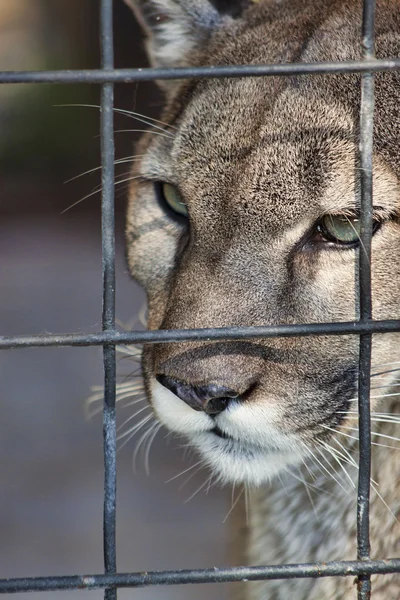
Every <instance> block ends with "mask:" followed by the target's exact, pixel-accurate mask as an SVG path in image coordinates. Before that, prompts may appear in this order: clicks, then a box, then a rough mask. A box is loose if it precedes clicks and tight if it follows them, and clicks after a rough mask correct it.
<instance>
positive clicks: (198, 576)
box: [0, 558, 400, 594]
mask: <svg viewBox="0 0 400 600" xmlns="http://www.w3.org/2000/svg"><path fill="white" fill-rule="evenodd" d="M399 572H400V558H391V559H387V560H371V561H368V562H365V561H357V560H353V561H332V562H321V563H301V564H286V565H270V566H262V567H229V568H222V569H219V568H217V567H215V568H212V569H191V570H178V571H149V572H144V573H143V572H142V573H117V574H116V575H71V576H66V577H62V576H61V577H27V578H19V579H1V580H0V594H13V593H17V592H40V591H54V590H67V589H68V590H73V589H87V590H94V589H99V588H105V587H107V586H110V585H115V586H116V587H124V588H128V587H132V588H133V587H145V586H152V585H179V584H193V583H226V582H234V581H261V580H267V579H296V578H308V577H354V576H357V575H358V576H359V575H360V574H365V575H371V574H374V573H378V574H381V575H383V574H387V573H399Z"/></svg>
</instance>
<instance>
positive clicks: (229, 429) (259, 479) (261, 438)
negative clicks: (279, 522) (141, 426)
mask: <svg viewBox="0 0 400 600" xmlns="http://www.w3.org/2000/svg"><path fill="white" fill-rule="evenodd" d="M151 404H152V406H153V409H154V411H155V413H156V415H157V417H158V419H159V421H160V422H161V423H163V424H164V425H165V426H166V427H167V428H168V429H169V430H171V431H173V432H175V433H177V434H178V435H183V436H184V437H185V438H186V439H188V440H189V443H190V445H191V446H192V447H193V448H194V449H195V450H197V453H198V454H199V455H200V457H201V458H202V460H203V463H204V465H205V466H207V467H209V468H210V470H211V471H212V472H213V473H214V474H215V476H216V478H217V480H218V481H219V482H221V483H222V484H227V483H244V484H247V485H250V486H260V485H262V484H264V483H267V482H268V481H270V480H271V479H273V478H274V477H276V476H277V475H278V474H279V473H281V472H283V471H286V470H288V469H289V468H290V467H291V466H294V465H298V464H299V463H300V462H302V459H303V456H304V455H305V454H306V451H305V449H304V447H303V446H302V444H301V443H299V442H298V441H297V440H296V439H295V438H292V437H290V436H288V435H287V434H283V433H280V432H279V430H278V429H277V428H276V427H272V426H271V425H269V426H267V425H266V424H265V423H264V425H262V426H261V427H260V430H258V427H254V425H255V423H257V419H255V418H254V417H255V416H254V415H253V414H249V412H250V411H249V410H248V409H247V410H246V412H244V410H245V409H244V408H243V407H237V409H236V410H233V411H226V413H227V414H224V416H223V418H222V419H221V418H220V419H218V421H214V420H213V419H212V418H211V417H209V416H208V415H206V414H205V413H201V412H196V411H194V410H193V409H192V408H190V407H188V406H187V405H186V404H184V403H183V402H182V401H181V400H180V399H179V398H178V397H177V396H175V394H173V393H172V392H170V391H169V390H167V389H166V388H165V387H163V386H162V385H160V384H159V383H158V382H157V381H156V380H154V381H153V382H152V385H151Z"/></svg>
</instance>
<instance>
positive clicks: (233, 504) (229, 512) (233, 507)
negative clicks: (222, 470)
mask: <svg viewBox="0 0 400 600" xmlns="http://www.w3.org/2000/svg"><path fill="white" fill-rule="evenodd" d="M234 491H235V485H233V487H232V499H231V508H230V509H229V511H228V512H227V513H226V515H225V518H224V520H223V521H222V523H226V521H227V520H228V517H229V515H230V514H232V512H233V510H234V509H235V506H236V505H237V503H238V502H239V500H240V498H241V496H242V494H243V491H244V487H242V489H241V490H240V492H239V494H238V496H237V498H236V500H235V501H234V502H233V497H234Z"/></svg>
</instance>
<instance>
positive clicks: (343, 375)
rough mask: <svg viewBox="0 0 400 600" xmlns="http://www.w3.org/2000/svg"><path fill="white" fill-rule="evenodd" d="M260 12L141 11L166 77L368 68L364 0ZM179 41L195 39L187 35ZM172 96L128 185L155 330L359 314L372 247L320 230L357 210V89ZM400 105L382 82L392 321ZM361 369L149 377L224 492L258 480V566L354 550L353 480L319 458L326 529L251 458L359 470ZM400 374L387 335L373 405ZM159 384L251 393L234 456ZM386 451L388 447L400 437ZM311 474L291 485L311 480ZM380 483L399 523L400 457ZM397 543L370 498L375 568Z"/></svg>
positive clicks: (333, 360) (135, 261) (187, 351)
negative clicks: (249, 69) (188, 71)
mask: <svg viewBox="0 0 400 600" xmlns="http://www.w3.org/2000/svg"><path fill="white" fill-rule="evenodd" d="M129 1H130V2H131V0H129ZM246 4H247V3H246V2H245V1H242V2H238V3H234V2H232V3H230V4H229V3H227V4H226V7H228V9H227V10H225V11H222V10H221V12H218V10H217V9H216V8H215V7H213V6H211V4H209V3H208V2H207V0H187V1H185V0H176V1H174V0H148V2H138V6H137V10H138V11H139V12H140V14H141V20H142V23H143V25H144V27H145V29H146V31H147V35H148V36H149V39H148V48H149V52H150V55H151V57H152V59H153V62H154V64H156V65H159V64H162V65H164V64H172V65H177V64H178V65H211V64H224V65H225V64H245V63H276V62H292V61H293V62H295V61H303V62H318V61H324V60H352V59H357V58H359V57H360V56H361V49H360V48H361V47H360V31H361V3H360V2H358V1H356V0H352V1H350V2H348V1H345V0H333V1H331V0H304V1H303V0H302V1H300V0H280V1H279V0H264V1H262V2H251V3H248V4H249V6H248V7H246ZM143 5H145V9H146V7H147V9H150V12H151V11H153V12H152V14H151V18H150V17H149V11H148V10H144V12H142V11H143ZM157 11H158V12H157ZM157 15H158V16H159V19H158V21H157ZM160 23H161V25H160ZM178 30H179V32H180V33H179V36H182V39H181V38H180V37H179V36H178V37H176V32H177V31H178ZM166 48H167V49H168V52H167V53H166V54H163V49H166ZM376 48H377V55H378V57H393V56H399V55H400V10H399V4H398V1H397V0H378V2H377V20H376ZM168 53H169V54H168ZM165 89H166V93H167V105H166V109H165V112H164V115H163V117H162V118H163V120H164V121H165V122H166V123H167V124H168V125H167V126H166V128H165V132H166V137H162V136H152V135H151V133H149V134H147V135H146V136H145V137H144V138H143V140H142V141H141V143H140V153H143V154H144V157H143V159H142V160H141V161H140V162H138V163H136V165H135V167H134V173H133V174H134V175H135V176H139V179H137V180H136V181H135V183H134V184H133V185H132V187H131V190H130V202H129V209H128V216H127V254H128V260H129V265H130V270H131V272H132V275H133V276H134V277H135V278H136V279H137V280H138V281H139V282H140V283H141V284H142V285H143V286H144V288H145V290H146V292H147V295H148V304H149V328H150V329H156V328H162V329H177V328H197V327H199V328H201V327H224V326H230V325H238V326H243V325H266V324H277V323H307V322H327V321H347V320H352V319H354V318H357V316H358V311H359V308H358V299H357V298H358V284H357V262H358V261H357V255H358V252H359V250H354V249H343V248H338V247H331V246H329V244H326V243H325V242H323V241H321V240H318V239H317V238H316V234H315V224H316V223H317V222H318V220H319V219H320V218H321V217H322V216H323V215H324V214H327V213H331V214H336V213H338V212H339V213H340V211H343V210H346V209H349V208H354V207H358V206H359V201H360V188H359V176H358V175H359V158H358V151H357V148H358V128H359V97H360V77H359V76H358V75H336V76H324V77H322V76H308V77H294V76H292V77H285V78H278V77H266V78H255V77H252V78H242V79H241V78H238V79H233V78H231V79H222V80H221V79H210V80H199V81H178V80H177V81H174V82H169V83H168V85H167V86H165ZM399 106H400V77H399V74H398V73H387V74H379V75H377V76H376V110H375V131H374V135H375V137H374V206H376V207H380V208H381V209H382V210H383V213H384V220H385V222H384V223H383V225H382V227H381V228H380V229H379V231H378V232H377V233H376V235H375V236H374V238H373V260H372V278H373V313H374V317H375V318H379V319H384V318H399V317H400V308H399V298H400V260H399V257H400V225H399V214H400V185H399V178H400V151H399V142H400V114H399ZM153 181H159V182H168V183H170V184H172V185H174V186H175V187H176V188H178V189H179V190H180V193H181V196H182V198H183V200H184V202H185V203H186V205H187V207H188V211H189V223H188V224H187V225H185V224H182V222H179V221H175V220H174V219H173V218H171V216H170V215H169V214H168V213H167V212H166V210H165V209H164V208H163V206H162V205H161V204H160V203H159V202H157V201H156V198H155V192H154V187H153V183H152V182H153ZM357 361H358V339H357V338H356V337H355V336H340V337H339V336H337V337H328V336H325V337H309V338H307V337H305V338H286V339H282V338H277V339H267V340H266V339H262V340H253V341H242V342H229V343H228V342H223V343H222V342H220V343H191V344H188V343H181V344H178V343H176V344H160V345H158V346H157V345H155V346H154V345H153V346H151V345H149V346H147V347H146V348H145V350H144V354H143V370H144V376H145V383H146V386H147V390H148V395H149V401H150V403H152V405H153V406H154V408H155V412H156V414H157V416H158V417H159V419H160V420H161V421H162V422H163V423H164V424H166V425H167V426H169V427H170V428H171V429H173V430H175V431H176V432H177V433H179V434H183V435H185V436H187V437H188V438H189V440H190V441H191V442H192V443H193V445H194V446H195V447H196V448H197V449H198V450H199V452H200V453H201V455H202V457H203V459H204V462H205V464H208V465H209V466H211V467H212V468H213V469H214V471H215V472H216V474H217V476H218V477H219V478H220V479H221V480H227V481H232V480H236V481H244V482H246V481H247V482H249V481H250V482H252V483H254V482H258V483H260V487H259V488H258V489H256V490H253V491H252V492H251V495H250V505H249V513H250V520H249V533H248V535H249V539H250V544H249V551H248V555H249V561H250V562H251V563H258V564H264V563H288V562H304V561H314V560H340V559H353V558H355V557H356V546H355V515H356V504H355V502H356V493H355V491H354V490H353V489H352V488H351V486H350V494H349V496H347V495H346V494H344V493H343V491H342V489H341V488H340V485H338V483H337V481H335V480H334V479H332V478H329V477H328V476H327V475H326V476H323V473H321V468H318V465H316V464H315V460H312V457H311V456H310V455H309V454H307V455H306V456H304V457H303V458H304V461H305V462H306V463H307V469H308V470H311V471H312V472H313V473H314V477H315V479H316V482H314V484H315V485H318V486H319V487H321V488H323V493H316V494H315V498H314V504H315V510H316V512H317V513H318V514H319V517H318V519H317V517H316V516H315V514H314V512H313V508H312V506H311V503H310V499H309V497H308V493H307V491H306V488H305V487H304V486H303V484H302V483H301V482H300V481H299V480H298V479H296V478H295V477H294V476H290V475H284V477H285V481H284V486H285V487H286V492H285V490H284V489H283V488H282V486H281V483H280V482H279V481H277V480H276V479H274V480H273V481H272V483H271V484H268V483H263V482H265V481H266V479H268V473H267V472H266V473H265V475H264V472H263V471H262V469H261V467H258V466H257V467H256V466H255V467H254V469H253V468H252V467H250V466H249V463H251V461H252V460H253V455H254V456H255V455H257V456H258V452H259V449H260V448H261V447H263V448H264V443H265V444H266V446H265V448H267V446H268V444H269V446H268V447H269V450H271V448H272V446H273V445H274V451H275V449H279V452H278V450H277V452H276V454H274V453H272V455H271V459H270V464H271V473H272V472H274V473H275V471H276V469H278V467H277V464H278V463H277V461H278V455H279V460H282V465H283V466H282V469H288V468H289V466H290V464H292V463H293V464H295V463H296V460H295V459H294V458H293V460H292V459H290V456H292V455H293V456H295V455H296V448H297V449H300V450H298V452H297V454H301V451H302V450H301V449H302V448H305V447H307V448H309V449H310V450H312V451H313V452H315V453H318V448H320V447H321V446H320V443H328V444H330V445H331V446H332V447H334V448H336V450H339V451H340V446H339V445H338V443H341V444H343V446H344V447H345V449H346V452H349V453H350V454H351V456H354V457H355V459H357V452H356V442H354V440H351V439H350V438H347V437H345V435H341V434H340V432H342V433H344V434H346V433H347V434H349V433H350V434H352V435H355V433H356V432H354V431H351V430H348V429H346V427H357V420H354V419H353V417H354V416H355V415H354V414H353V415H352V414H351V413H348V414H346V415H344V414H343V412H346V411H348V410H356V403H355V402H352V399H353V398H354V397H355V396H356V389H357V364H358V362H357ZM394 361H400V347H399V336H397V335H395V334H389V335H384V336H383V335H376V336H374V343H373V365H374V366H376V368H375V369H374V372H375V373H379V372H381V371H385V374H383V375H379V376H377V377H374V378H372V382H373V384H374V386H378V385H379V390H378V391H377V392H376V393H375V394H374V393H373V394H372V395H373V396H374V395H376V396H380V395H383V394H385V393H389V391H390V388H391V386H392V385H395V383H396V381H395V379H396V373H393V372H386V371H390V367H379V365H382V364H386V363H390V362H394ZM398 366H400V364H399V365H398ZM158 374H163V375H166V376H169V377H173V378H176V379H178V380H180V381H184V382H185V383H187V384H190V385H206V384H208V383H210V382H212V383H214V384H218V385H220V386H225V387H228V388H230V389H234V390H236V391H238V393H240V394H242V395H245V400H244V401H243V402H242V403H241V404H240V406H239V405H237V406H235V407H234V410H233V409H232V411H230V410H228V411H225V412H224V413H222V415H219V416H218V417H217V418H216V422H217V423H218V425H219V426H220V427H222V429H223V430H224V432H227V433H228V434H229V436H231V437H232V438H233V439H234V440H235V444H236V445H235V452H233V451H232V450H229V448H228V447H227V446H226V445H225V446H224V443H225V441H224V440H219V438H216V441H214V437H215V436H214V434H213V433H212V432H211V425H210V420H209V419H210V417H208V416H206V415H205V414H201V413H197V412H195V411H193V409H191V408H190V407H188V406H187V405H184V403H183V402H182V401H180V400H179V399H178V398H177V397H176V396H174V394H172V392H170V391H168V390H163V389H162V386H160V384H157V383H156V380H155V375H158ZM395 389H396V388H393V390H395ZM397 389H398V388H397ZM392 393H393V392H392ZM371 402H372V406H373V409H374V410H377V411H379V412H387V413H397V412H398V411H399V409H398V404H397V403H396V401H393V402H389V401H388V399H385V398H384V399H383V400H382V401H380V400H379V399H373V400H372V401H371ZM324 425H327V426H330V427H331V428H332V429H333V430H336V431H337V432H338V433H337V434H334V433H332V431H330V430H327V429H326V428H325V427H324ZM378 425H379V431H380V432H381V434H383V435H390V436H393V437H399V435H398V432H399V425H398V424H396V423H381V424H378ZM373 439H374V441H378V440H380V441H381V443H384V444H387V443H388V439H389V438H385V437H382V438H378V437H375V436H374V438H373ZM271 440H273V441H271ZM336 440H337V441H336ZM217 442H218V444H219V445H218V444H217ZM389 444H390V442H389ZM392 445H395V443H394V442H392ZM239 447H240V448H239ZM342 452H343V451H342ZM265 453H266V454H267V449H266V450H265ZM288 457H289V458H288ZM260 460H261V458H260ZM262 460H263V458H262ZM321 460H323V459H321ZM325 460H326V462H324V464H325V465H326V466H327V468H328V470H331V471H332V470H333V468H336V470H337V472H336V479H339V480H344V481H342V484H343V483H344V484H346V481H347V478H346V476H345V475H344V472H343V471H342V469H341V468H339V467H338V465H337V464H336V461H335V460H334V459H333V458H332V456H330V455H329V454H327V458H326V459H325ZM235 461H236V462H235ZM285 461H286V462H285ZM291 461H292V462H291ZM285 465H286V466H285ZM344 467H345V468H346V469H347V471H348V472H349V476H350V477H351V478H352V479H353V480H354V482H355V483H356V479H357V472H356V469H355V468H353V467H352V466H351V465H349V464H348V463H344ZM296 468H297V467H296ZM296 468H295V470H294V471H293V473H294V474H296V473H297V475H299V472H298V471H297V470H296ZM246 469H247V470H246ZM260 469H261V470H260ZM307 469H306V468H305V467H303V466H300V472H302V474H301V477H305V478H307V477H308V481H309V482H310V483H313V479H312V478H311V479H310V477H309V476H308V474H307ZM373 477H374V479H375V481H376V482H377V483H378V484H379V487H378V488H377V489H378V490H379V494H380V495H381V496H382V497H383V498H384V500H385V502H386V503H387V505H388V506H389V507H390V510H391V511H393V513H395V514H398V513H399V502H400V494H399V492H400V490H399V481H400V462H399V460H398V454H396V451H395V450H391V449H389V448H383V447H379V446H376V447H374V452H373ZM347 483H348V482H347ZM347 487H349V484H348V485H347ZM312 493H313V492H312ZM399 535H400V526H399V525H398V523H396V521H395V520H394V518H393V516H392V515H391V513H390V512H389V510H388V508H387V507H386V506H385V505H384V503H383V502H382V500H381V499H380V498H379V497H378V496H377V494H375V493H374V492H372V504H371V545H372V556H373V557H380V558H385V557H388V556H395V555H399V550H400V548H399V544H398V538H399ZM373 590H374V593H373V598H374V600H395V599H396V600H397V599H398V598H399V597H400V576H398V575H395V576H390V577H382V576H380V577H375V578H374V584H373ZM240 597H241V598H244V597H246V598H248V599H251V600H264V599H265V600H267V599H268V600H283V599H287V598H296V600H306V599H307V600H339V599H340V600H342V599H343V598H346V599H347V598H348V599H349V600H351V599H354V598H356V590H355V586H354V581H353V579H352V578H327V579H323V580H314V579H309V580H292V581H285V582H282V581H277V582H267V583H266V582H262V583H255V584H247V585H246V586H244V587H243V589H242V590H241V592H240Z"/></svg>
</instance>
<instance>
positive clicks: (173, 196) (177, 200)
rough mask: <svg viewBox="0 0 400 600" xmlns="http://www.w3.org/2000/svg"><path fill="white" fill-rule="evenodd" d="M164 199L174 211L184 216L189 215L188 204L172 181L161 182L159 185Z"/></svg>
mask: <svg viewBox="0 0 400 600" xmlns="http://www.w3.org/2000/svg"><path fill="white" fill-rule="evenodd" d="M159 190H160V193H161V196H162V200H163V201H164V203H165V204H166V205H167V206H168V208H170V209H171V210H172V211H173V212H174V213H176V214H178V215H180V216H182V217H187V216H188V210H187V207H186V204H185V203H184V202H183V200H182V196H181V194H180V193H179V191H178V190H177V188H176V187H175V186H174V185H171V184H170V183H161V184H160V187H159Z"/></svg>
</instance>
